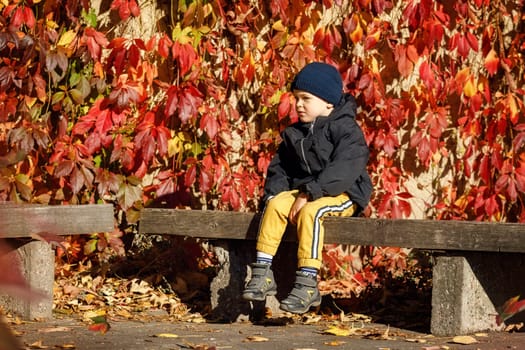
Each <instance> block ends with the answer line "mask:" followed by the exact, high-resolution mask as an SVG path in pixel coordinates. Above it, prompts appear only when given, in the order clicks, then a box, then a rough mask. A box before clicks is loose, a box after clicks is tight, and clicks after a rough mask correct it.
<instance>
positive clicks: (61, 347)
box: [55, 344, 76, 349]
mask: <svg viewBox="0 0 525 350" xmlns="http://www.w3.org/2000/svg"><path fill="white" fill-rule="evenodd" d="M55 347H57V348H59V349H75V348H76V345H75V344H62V345H55Z"/></svg>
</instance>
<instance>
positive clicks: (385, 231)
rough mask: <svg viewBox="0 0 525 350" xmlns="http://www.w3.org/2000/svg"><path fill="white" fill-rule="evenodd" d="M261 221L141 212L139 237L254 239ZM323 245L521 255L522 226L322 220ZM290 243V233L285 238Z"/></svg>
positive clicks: (244, 216) (217, 214) (222, 214)
mask: <svg viewBox="0 0 525 350" xmlns="http://www.w3.org/2000/svg"><path fill="white" fill-rule="evenodd" d="M259 220H260V215H259V214H254V213H240V212H228V211H199V210H179V209H166V208H145V209H143V210H142V212H141V218H140V222H139V232H141V233H147V234H174V235H181V236H188V237H195V238H205V239H255V237H256V235H257V228H258V226H259ZM325 228H326V233H325V242H326V243H339V244H356V245H374V246H390V247H405V248H419V249H428V250H466V251H490V252H525V225H523V224H519V223H499V222H498V223H494V222H472V221H445V220H441V221H438V220H408V219H399V220H395V219H371V218H349V217H345V218H338V217H329V218H326V219H325ZM287 239H288V240H289V239H292V240H293V233H288V234H287Z"/></svg>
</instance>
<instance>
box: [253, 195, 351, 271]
mask: <svg viewBox="0 0 525 350" xmlns="http://www.w3.org/2000/svg"><path fill="white" fill-rule="evenodd" d="M298 194H299V191H298V190H292V191H285V192H281V193H279V194H277V195H276V196H274V197H272V198H270V199H269V200H268V201H267V203H266V207H265V209H264V212H263V217H262V220H261V225H260V227H259V234H258V237H257V251H260V252H263V253H266V254H270V255H272V256H275V253H276V252H277V248H279V244H280V243H281V239H282V237H283V235H284V232H285V230H286V225H287V224H288V214H289V213H290V209H291V208H292V205H293V203H294V201H295V198H296V197H297V195H298ZM356 208H357V205H356V204H354V203H353V202H352V200H351V199H350V198H349V197H348V195H347V194H346V193H343V194H341V195H339V196H336V197H322V198H319V199H317V200H315V201H311V202H308V203H306V205H305V206H304V207H303V208H302V209H301V211H300V212H299V214H298V216H297V238H298V241H299V250H298V252H297V258H298V265H299V266H298V267H299V268H301V267H314V268H316V269H319V268H320V267H321V263H322V249H323V243H324V227H323V219H324V217H326V216H352V215H353V214H354V213H355V210H356Z"/></svg>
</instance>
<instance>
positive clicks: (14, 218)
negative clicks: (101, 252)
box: [0, 204, 115, 238]
mask: <svg viewBox="0 0 525 350" xmlns="http://www.w3.org/2000/svg"><path fill="white" fill-rule="evenodd" d="M0 222H1V223H2V225H0V237H2V238H19V237H31V235H33V234H36V233H42V232H45V233H52V234H56V235H69V234H90V233H96V232H108V231H112V230H113V228H114V225H115V224H114V222H115V218H114V215H113V205H112V204H85V205H34V204H21V205H14V204H2V205H0Z"/></svg>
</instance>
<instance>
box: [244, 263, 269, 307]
mask: <svg viewBox="0 0 525 350" xmlns="http://www.w3.org/2000/svg"><path fill="white" fill-rule="evenodd" d="M251 267H252V278H251V279H250V282H248V284H247V285H246V288H245V289H244V291H243V292H242V297H243V299H245V300H249V301H264V300H265V299H266V296H267V295H275V294H277V285H276V284H275V279H274V277H273V271H272V269H271V268H270V267H271V266H270V265H269V264H257V263H254V264H251Z"/></svg>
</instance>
